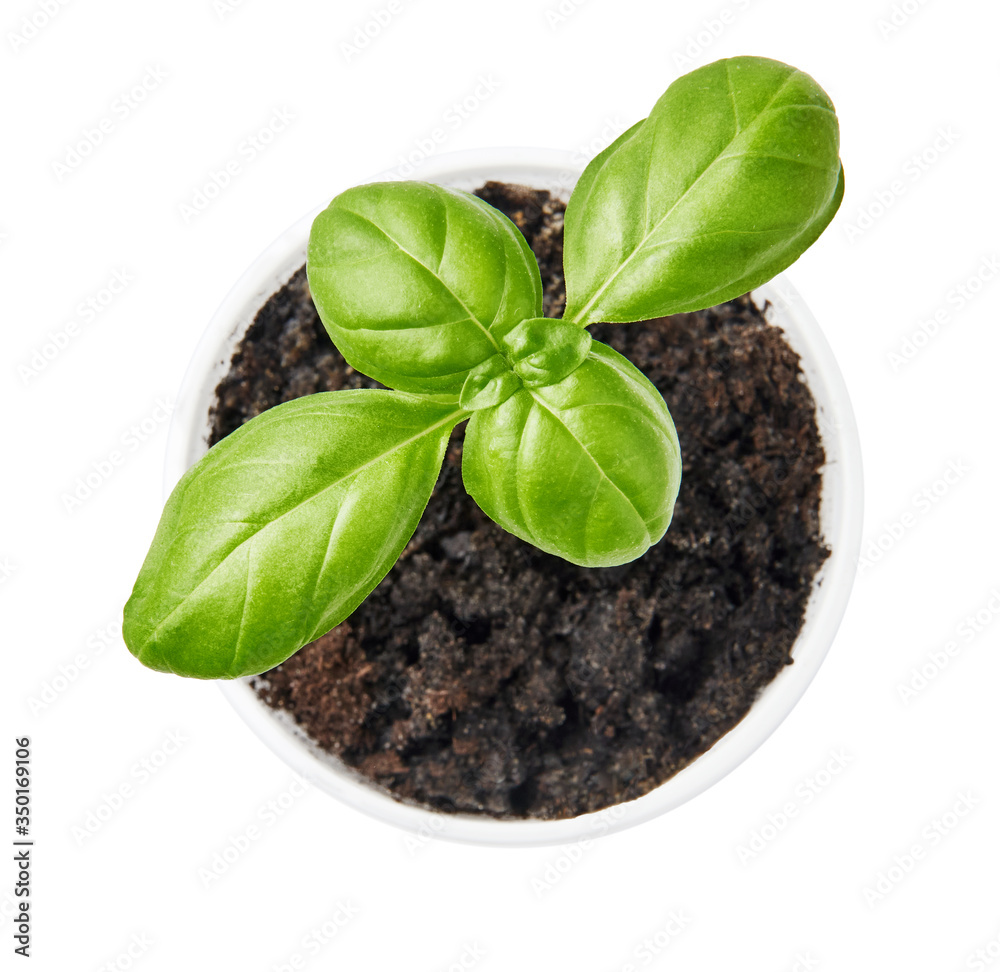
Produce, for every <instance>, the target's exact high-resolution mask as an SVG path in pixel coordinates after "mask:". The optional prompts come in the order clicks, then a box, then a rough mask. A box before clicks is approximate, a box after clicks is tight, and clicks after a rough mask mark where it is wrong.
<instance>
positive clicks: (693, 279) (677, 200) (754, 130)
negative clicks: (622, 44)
mask: <svg viewBox="0 0 1000 972" xmlns="http://www.w3.org/2000/svg"><path fill="white" fill-rule="evenodd" d="M839 145H840V134H839V126H838V124H837V116H836V114H835V113H834V109H833V104H832V103H831V101H830V99H829V97H828V96H827V95H826V93H825V92H824V91H823V89H822V88H820V86H819V85H818V84H817V83H816V82H815V81H814V80H813V79H812V78H810V77H809V76H808V75H806V74H803V73H802V72H801V71H797V70H795V68H792V67H789V66H788V65H787V64H782V63H780V62H778V61H771V60H767V59H765V58H756V57H737V58H732V59H729V60H723V61H716V62H715V63H714V64H709V65H707V66H706V67H703V68H699V69H698V70H696V71H692V72H691V73H690V74H687V75H685V76H684V77H682V78H680V79H679V80H677V81H675V82H674V83H673V84H672V85H671V86H670V87H669V88H668V89H667V91H666V93H665V94H664V95H663V97H662V98H660V100H659V101H658V102H657V103H656V105H655V107H654V108H653V111H652V112H651V113H650V116H649V118H647V119H646V120H645V121H643V122H640V123H639V124H637V125H635V126H633V127H632V128H630V129H629V130H628V131H627V132H626V133H625V134H624V135H622V136H621V137H620V138H619V139H618V140H617V141H616V142H614V143H613V144H612V145H611V146H609V147H608V148H607V149H606V150H605V151H604V152H602V153H601V154H600V155H598V156H597V158H595V159H594V160H593V161H592V162H591V163H590V165H589V166H588V167H587V169H586V171H585V172H584V174H583V176H582V177H581V179H580V182H579V183H578V185H577V187H576V189H575V190H574V192H573V195H572V198H571V199H570V202H569V205H568V207H567V209H566V237H565V251H564V262H565V272H566V287H567V293H568V296H567V308H566V314H565V318H566V320H570V321H574V322H575V323H577V324H583V325H586V324H590V323H594V322H596V321H637V320H645V319H649V318H654V317H660V316H664V315H667V314H675V313H678V312H681V311H693V310H699V309H701V308H704V307H710V306H712V305H714V304H718V303H721V302H723V301H726V300H731V299H732V298H734V297H737V296H739V295H740V294H742V293H745V292H746V291H748V290H752V289H753V288H754V287H758V286H760V285H761V284H762V283H765V282H766V281H767V280H769V279H771V277H773V276H774V275H775V274H777V273H779V272H780V271H782V270H784V269H785V268H786V267H788V266H789V265H790V264H791V263H793V262H794V261H795V260H796V259H798V257H799V256H800V255H801V254H802V253H803V252H804V251H805V250H806V249H808V247H809V246H811V245H812V244H813V243H814V242H815V240H816V239H817V238H818V237H819V235H820V233H821V232H822V231H823V229H824V228H825V227H826V225H827V224H828V223H829V222H830V220H831V219H832V218H833V215H834V213H836V211H837V208H838V207H839V206H840V201H841V199H842V197H843V191H844V181H843V169H842V166H841V164H840V159H839V157H838V153H839Z"/></svg>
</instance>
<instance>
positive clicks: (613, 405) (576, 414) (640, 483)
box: [462, 341, 681, 567]
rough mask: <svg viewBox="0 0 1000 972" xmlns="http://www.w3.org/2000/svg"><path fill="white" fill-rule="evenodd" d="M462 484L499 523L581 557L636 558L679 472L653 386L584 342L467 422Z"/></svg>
mask: <svg viewBox="0 0 1000 972" xmlns="http://www.w3.org/2000/svg"><path fill="white" fill-rule="evenodd" d="M462 475H463V478H464V480H465V488H466V489H467V490H468V491H469V493H470V495H471V496H472V497H473V499H475V501H476V502H477V503H478V504H479V505H480V507H481V508H482V509H483V511H484V512H485V513H486V514H487V515H488V516H489V517H490V518H491V519H493V520H494V521H496V522H497V523H498V524H499V525H500V526H501V527H503V528H504V529H505V530H507V531H509V532H510V533H513V534H514V535H515V536H518V537H520V538H521V539H522V540H526V541H527V542H528V543H532V544H534V545H535V546H536V547H539V548H540V549H542V550H544V551H546V552H548V553H551V554H556V555H557V556H559V557H563V558H564V559H565V560H569V561H571V562H572V563H574V564H579V565H581V566H584V567H611V566H615V565H618V564H624V563H628V562H629V561H631V560H634V559H635V558H636V557H639V556H641V555H642V554H643V553H645V551H646V550H647V549H648V548H649V547H650V546H651V545H652V544H654V543H656V542H657V541H658V540H659V539H660V538H661V537H662V536H663V534H664V533H665V532H666V529H667V527H668V526H669V525H670V519H671V516H672V515H673V508H674V501H675V499H676V498H677V491H678V488H679V487H680V479H681V458H680V448H679V445H678V442H677V432H676V430H675V429H674V424H673V421H672V420H671V418H670V414H669V412H668V411H667V406H666V404H665V403H664V401H663V398H662V397H661V396H660V393H659V392H658V391H657V390H656V388H655V387H654V386H653V385H652V384H651V383H650V381H649V379H647V378H646V377H645V375H643V374H642V372H641V371H639V370H638V369H637V368H636V367H635V366H634V365H633V364H631V363H630V362H629V361H628V360H627V359H625V358H623V357H622V356H621V355H620V354H618V353H617V352H616V351H613V350H612V349H611V348H609V347H607V345H604V344H600V343H599V342H597V341H594V342H593V344H592V346H591V350H590V356H589V357H588V358H587V360H586V361H584V362H583V364H582V365H580V367H578V368H577V369H576V370H575V371H573V372H572V373H571V374H570V375H569V376H568V377H566V378H564V379H563V380H562V381H560V382H557V383H556V384H553V385H547V386H545V387H543V388H533V389H529V388H525V389H523V390H521V391H519V392H517V393H516V394H514V395H512V396H511V397H510V398H508V399H507V400H506V401H505V402H503V403H502V404H501V405H498V406H496V407H495V408H491V409H484V410H482V411H478V412H476V413H475V414H474V415H473V416H472V418H471V419H470V420H469V425H468V428H467V429H466V434H465V445H464V447H463V457H462Z"/></svg>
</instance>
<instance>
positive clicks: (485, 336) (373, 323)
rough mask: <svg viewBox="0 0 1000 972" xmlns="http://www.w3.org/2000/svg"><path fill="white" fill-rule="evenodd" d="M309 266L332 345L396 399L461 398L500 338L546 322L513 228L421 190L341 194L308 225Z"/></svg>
mask: <svg viewBox="0 0 1000 972" xmlns="http://www.w3.org/2000/svg"><path fill="white" fill-rule="evenodd" d="M307 267H308V275H309V286H310V289H311V290H312V296H313V300H314V301H315V303H316V308H317V310H318V311H319V315H320V318H321V319H322V321H323V323H324V325H325V326H326V329H327V331H328V332H329V334H330V337H331V338H332V339H333V342H334V344H336V345H337V347H338V348H339V349H340V351H341V353H342V354H343V355H344V357H345V358H346V359H347V360H348V362H350V364H351V365H352V366H353V367H354V368H356V369H357V370H358V371H361V372H363V373H364V374H366V375H369V376H370V377H372V378H375V379H376V380H378V381H381V382H382V383H383V384H386V385H389V386H390V387H391V388H397V389H399V390H400V391H409V392H422V393H439V394H441V393H443V394H451V395H456V396H457V395H458V394H459V393H460V392H461V390H462V385H463V384H464V383H465V379H466V377H467V376H468V374H469V372H470V371H471V370H472V369H473V368H474V367H476V365H478V364H479V363H480V362H482V361H484V360H486V359H487V358H489V357H490V356H491V355H494V354H496V353H497V352H498V351H499V349H500V344H499V342H500V340H501V338H502V337H503V336H504V334H506V333H507V331H509V330H510V329H511V328H513V327H514V326H515V325H516V324H518V323H519V322H520V321H522V320H523V319H524V318H526V317H537V316H538V315H540V314H541V306H542V284H541V277H540V276H539V272H538V264H537V262H536V261H535V258H534V256H533V254H532V252H531V250H530V248H529V247H528V244H527V242H526V241H525V239H524V237H523V236H522V235H521V234H520V232H519V231H518V230H517V228H516V227H515V226H514V224H513V223H511V221H510V220H509V219H507V217H506V216H504V215H503V214H502V213H501V212H500V211H499V210H496V209H494V208H493V207H492V206H490V205H488V204H487V203H485V202H483V201H482V200H481V199H477V198H476V197H475V196H472V195H470V194H469V193H465V192H459V191H458V190H455V189H444V188H442V187H441V186H435V185H430V184H428V183H423V182H380V183H373V184H371V185H367V186H358V187H356V188H354V189H348V190H347V192H344V193H342V194H341V195H339V196H337V198H336V199H334V200H333V202H332V203H330V205H329V207H328V208H327V209H326V210H324V211H323V212H322V213H320V215H319V216H318V217H317V218H316V220H315V222H314V223H313V227H312V232H311V235H310V238H309V252H308V259H307Z"/></svg>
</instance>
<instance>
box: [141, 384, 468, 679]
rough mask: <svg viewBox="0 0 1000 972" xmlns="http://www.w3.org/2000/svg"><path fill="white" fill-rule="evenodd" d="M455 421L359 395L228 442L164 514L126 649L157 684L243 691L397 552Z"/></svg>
mask: <svg viewBox="0 0 1000 972" xmlns="http://www.w3.org/2000/svg"><path fill="white" fill-rule="evenodd" d="M464 417H465V413H463V412H461V411H457V410H456V409H455V407H454V406H453V405H451V406H444V405H440V404H437V403H433V402H427V401H423V400H420V399H417V398H413V397H411V396H409V395H404V394H400V393H398V392H392V391H372V390H354V391H338V392H324V393H321V394H318V395H310V396H307V397H305V398H299V399H296V400H294V401H291V402H286V403H285V404H283V405H278V406H277V407H275V408H273V409H270V410H269V411H267V412H264V413H263V414H261V415H259V416H257V417H256V418H254V419H252V420H251V421H249V422H248V423H247V424H246V425H244V426H242V427H241V428H239V429H237V430H236V431H235V432H233V433H232V435H230V436H229V437H228V438H226V439H223V440H222V441H221V442H219V443H218V444H217V445H215V446H214V447H213V448H212V449H210V450H209V452H208V454H207V455H205V456H204V457H203V458H202V459H201V460H200V461H199V462H198V463H197V464H196V465H194V466H193V467H192V468H191V469H189V470H188V472H187V473H186V474H185V475H184V477H183V478H182V479H181V481H180V482H179V483H178V484H177V487H176V488H175V489H174V491H173V493H172V494H171V496H170V498H169V500H168V501H167V505H166V508H165V509H164V511H163V516H162V518H161V519H160V524H159V526H158V527H157V530H156V535H155V537H154V539H153V543H152V546H151V548H150V550H149V553H148V555H147V556H146V561H145V563H144V564H143V566H142V570H141V571H140V573H139V578H138V580H137V581H136V584H135V589H134V590H133V592H132V597H131V598H130V600H129V602H128V604H127V605H126V607H125V620H124V625H123V632H124V636H125V641H126V643H127V644H128V646H129V649H130V650H131V651H132V653H133V654H134V655H136V657H138V659H139V660H140V661H141V662H142V663H143V664H145V665H148V666H149V667H150V668H155V669H157V670H158V671H167V672H175V673H177V674H178V675H188V676H193V677H195V678H236V677H239V676H242V675H253V674H258V673H260V672H263V671H266V670H267V669H269V668H272V667H273V666H275V665H277V664H278V663H280V662H282V661H284V660H285V659H286V658H287V657H288V656H289V655H291V654H292V653H293V652H294V651H296V650H297V649H299V648H300V647H302V645H304V644H307V643H308V642H310V641H312V640H314V639H316V638H318V637H319V636H320V635H322V634H324V633H325V632H327V631H329V630H330V628H332V627H333V626H334V625H336V624H339V623H340V622H341V621H342V620H343V619H344V618H346V617H347V616H348V615H349V614H350V613H351V612H352V611H353V610H354V608H355V607H357V605H358V604H360V603H361V601H363V600H364V599H365V597H367V596H368V594H369V593H370V592H371V591H372V590H373V589H374V587H375V586H376V585H377V584H378V582H379V581H380V580H381V579H382V578H383V577H384V576H385V574H386V572H387V571H388V570H389V568H390V567H392V565H393V564H394V563H395V561H396V559H397V557H398V556H399V554H400V553H401V552H402V550H403V547H404V546H405V545H406V543H407V541H408V540H409V538H410V536H411V534H412V533H413V531H414V529H415V528H416V525H417V522H418V521H419V519H420V516H421V514H422V513H423V510H424V507H425V506H426V505H427V500H428V499H429V497H430V494H431V490H432V489H433V488H434V483H435V482H436V480H437V476H438V473H439V472H440V469H441V462H442V459H443V456H444V450H445V446H446V445H447V442H448V437H449V435H450V433H451V430H452V429H453V428H454V426H455V424H456V423H457V422H458V421H460V420H461V419H462V418H464Z"/></svg>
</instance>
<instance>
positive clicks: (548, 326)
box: [501, 317, 591, 388]
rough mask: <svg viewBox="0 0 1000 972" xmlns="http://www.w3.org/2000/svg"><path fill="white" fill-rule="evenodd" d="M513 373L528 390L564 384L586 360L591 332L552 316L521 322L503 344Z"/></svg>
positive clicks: (505, 338)
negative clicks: (565, 379) (561, 382)
mask: <svg viewBox="0 0 1000 972" xmlns="http://www.w3.org/2000/svg"><path fill="white" fill-rule="evenodd" d="M501 343H502V345H503V352H504V355H505V356H506V358H507V360H508V361H510V364H511V367H512V368H513V369H514V373H515V374H516V375H517V376H518V377H519V378H520V379H521V381H523V382H524V385H525V387H526V388H540V387H542V386H543V385H554V384H555V383H556V382H557V381H562V380H563V378H565V377H566V376H567V375H569V374H571V373H572V372H573V371H575V370H576V369H577V368H579V367H580V365H581V364H583V362H584V361H586V360H587V355H588V354H590V345H591V337H590V332H589V331H585V330H584V329H583V328H582V327H577V326H576V325H575V324H567V323H566V322H565V321H562V320H554V319H552V318H550V317H534V318H532V319H531V320H527V321H521V323H520V324H518V325H517V327H515V328H514V330H513V331H511V332H510V333H509V334H507V336H506V337H504V339H503V341H502V342H501Z"/></svg>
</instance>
